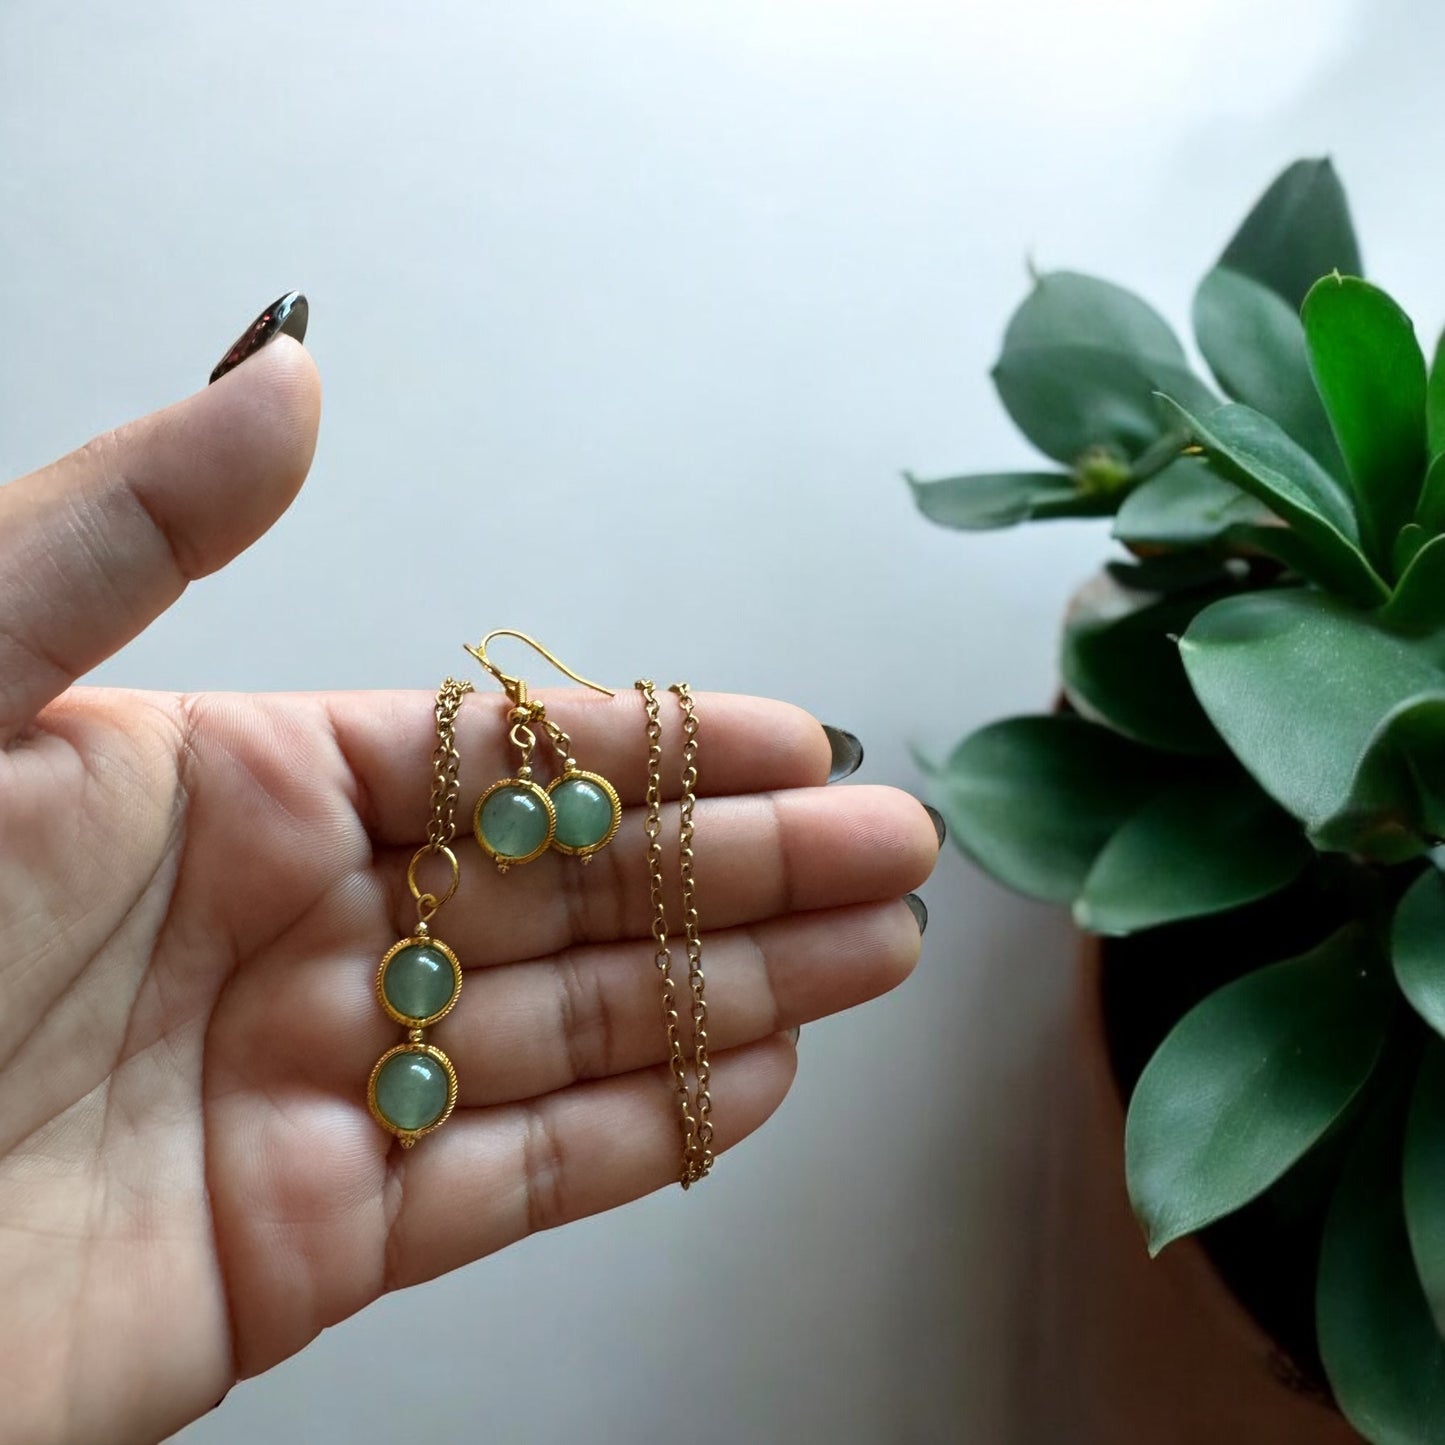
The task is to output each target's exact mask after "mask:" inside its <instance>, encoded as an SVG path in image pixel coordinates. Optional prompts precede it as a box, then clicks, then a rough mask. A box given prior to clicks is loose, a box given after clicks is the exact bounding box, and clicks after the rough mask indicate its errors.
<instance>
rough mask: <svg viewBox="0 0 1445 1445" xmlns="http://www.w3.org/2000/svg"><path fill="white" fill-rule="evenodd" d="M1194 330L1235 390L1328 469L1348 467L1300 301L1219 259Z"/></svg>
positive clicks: (1197, 303)
mask: <svg viewBox="0 0 1445 1445" xmlns="http://www.w3.org/2000/svg"><path fill="white" fill-rule="evenodd" d="M1194 332H1195V335H1196V336H1197V337H1198V338H1199V349H1200V350H1201V351H1202V352H1203V353H1204V359H1205V360H1206V361H1208V363H1209V366H1210V369H1211V370H1212V371H1213V372H1214V376H1215V379H1216V380H1217V381H1218V382H1219V384H1220V386H1221V387H1223V388H1224V391H1225V393H1226V394H1227V395H1228V396H1230V397H1232V398H1233V399H1234V400H1235V401H1242V402H1245V403H1247V404H1248V405H1249V406H1251V407H1253V408H1254V409H1255V410H1256V411H1260V412H1263V413H1264V414H1265V415H1266V416H1268V417H1272V418H1273V419H1274V420H1275V421H1276V422H1278V423H1279V425H1280V427H1281V429H1282V430H1283V431H1284V432H1285V433H1286V434H1287V435H1288V436H1290V437H1292V438H1293V439H1294V440H1295V441H1297V442H1298V443H1299V444H1300V446H1302V447H1303V448H1304V449H1305V450H1306V451H1307V452H1309V453H1310V455H1311V456H1313V457H1314V459H1315V460H1316V461H1317V462H1319V463H1320V465H1321V466H1323V467H1324V468H1325V469H1326V470H1327V471H1329V472H1330V473H1332V474H1333V475H1335V476H1343V475H1344V474H1345V464H1344V460H1343V459H1342V458H1341V456H1340V450H1339V447H1338V446H1337V445H1336V444H1335V437H1334V433H1333V432H1332V431H1331V429H1330V420H1329V417H1327V416H1326V415H1325V409H1324V406H1323V405H1322V404H1321V402H1320V397H1319V393H1318V392H1317V391H1316V390H1315V384H1314V379H1313V377H1312V376H1311V375H1310V367H1309V359H1308V357H1307V356H1306V354H1305V333H1304V326H1303V325H1302V324H1301V322H1300V318H1299V313H1298V312H1297V311H1296V310H1295V309H1294V308H1293V307H1291V306H1290V305H1289V304H1288V303H1287V302H1286V301H1284V300H1283V299H1282V298H1281V297H1280V296H1279V295H1278V294H1277V293H1276V292H1274V291H1271V290H1270V289H1269V288H1268V287H1267V286H1265V285H1264V284H1263V283H1262V282H1259V281H1256V280H1254V279H1253V278H1252V277H1250V276H1246V275H1244V274H1243V273H1242V272H1240V271H1235V270H1232V269H1231V268H1230V267H1228V266H1217V267H1215V269H1214V270H1213V271H1211V272H1210V273H1209V274H1208V275H1207V276H1206V277H1205V278H1204V280H1203V281H1202V282H1201V283H1200V286H1199V289H1198V291H1196V292H1195V293H1194Z"/></svg>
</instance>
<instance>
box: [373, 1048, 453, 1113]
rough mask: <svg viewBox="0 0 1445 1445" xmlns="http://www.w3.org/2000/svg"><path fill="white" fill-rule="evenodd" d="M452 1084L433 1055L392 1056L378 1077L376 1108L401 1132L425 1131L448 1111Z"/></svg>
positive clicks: (415, 1053)
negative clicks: (448, 1097) (448, 1099)
mask: <svg viewBox="0 0 1445 1445" xmlns="http://www.w3.org/2000/svg"><path fill="white" fill-rule="evenodd" d="M449 1092H450V1080H449V1079H448V1077H447V1071H446V1070H445V1069H444V1068H442V1066H441V1064H439V1063H438V1062H437V1061H436V1060H435V1059H434V1058H432V1056H431V1055H430V1054H423V1053H421V1052H411V1051H408V1052H407V1053H404V1054H393V1055H392V1056H391V1057H390V1058H389V1059H388V1060H387V1061H386V1062H385V1063H384V1064H383V1065H382V1066H381V1072H380V1073H379V1074H378V1075H377V1076H376V1107H377V1109H378V1110H379V1111H380V1113H381V1116H382V1118H384V1119H385V1120H387V1122H388V1123H390V1124H392V1125H394V1126H395V1127H396V1128H398V1129H407V1130H414V1129H425V1128H426V1127H427V1126H428V1125H430V1124H435V1123H436V1121H437V1120H438V1119H440V1118H441V1116H442V1115H443V1114H445V1113H446V1111H447V1095H448V1093H449Z"/></svg>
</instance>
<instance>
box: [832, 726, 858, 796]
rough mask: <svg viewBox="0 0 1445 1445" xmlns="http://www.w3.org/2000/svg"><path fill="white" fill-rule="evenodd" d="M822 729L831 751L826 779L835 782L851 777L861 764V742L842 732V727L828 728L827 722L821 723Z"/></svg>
mask: <svg viewBox="0 0 1445 1445" xmlns="http://www.w3.org/2000/svg"><path fill="white" fill-rule="evenodd" d="M823 731H824V732H825V733H826V734H827V735H828V746H829V748H831V749H832V752H833V760H832V762H831V763H830V764H829V767H828V781H829V782H830V783H836V782H839V781H840V780H841V779H843V778H848V777H851V776H852V775H853V774H854V773H856V772H857V771H858V769H859V768H861V767H862V766H863V744H862V743H860V742H859V741H858V739H857V738H855V737H854V736H853V734H852V733H848V732H844V731H843V729H842V728H830V727H829V726H828V724H827V723H824V724H823Z"/></svg>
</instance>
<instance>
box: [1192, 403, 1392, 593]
mask: <svg viewBox="0 0 1445 1445" xmlns="http://www.w3.org/2000/svg"><path fill="white" fill-rule="evenodd" d="M1170 405H1171V406H1174V407H1175V410H1177V412H1178V413H1179V416H1180V417H1181V418H1182V419H1183V421H1184V423H1185V425H1186V426H1187V427H1188V428H1189V430H1190V432H1191V433H1192V434H1193V435H1194V436H1195V437H1196V438H1197V439H1198V441H1199V444H1200V445H1201V446H1202V447H1203V448H1204V450H1205V451H1206V452H1207V453H1208V455H1209V456H1210V458H1211V459H1212V460H1213V461H1214V463H1215V465H1216V466H1218V467H1220V468H1221V469H1222V470H1223V471H1224V473H1225V474H1226V475H1227V476H1228V477H1229V479H1230V480H1231V481H1234V482H1237V483H1238V484H1239V486H1241V487H1242V488H1243V489H1244V490H1245V491H1247V492H1249V493H1250V494H1251V495H1252V496H1254V497H1257V498H1258V499H1259V500H1260V501H1261V502H1263V503H1264V504H1265V505H1266V506H1267V507H1269V509H1270V510H1271V511H1272V512H1274V513H1275V514H1276V515H1278V516H1279V517H1281V518H1283V519H1284V521H1285V522H1287V523H1288V524H1289V526H1290V528H1291V529H1292V530H1293V531H1294V534H1295V536H1296V538H1297V539H1298V542H1299V544H1300V549H1301V551H1300V555H1299V556H1297V557H1292V558H1291V559H1290V560H1291V562H1292V564H1293V565H1295V566H1298V567H1300V568H1301V570H1304V571H1306V575H1308V576H1310V577H1311V580H1314V581H1317V582H1319V583H1320V584H1321V585H1323V586H1325V587H1328V588H1330V589H1332V590H1334V591H1337V592H1340V593H1343V594H1344V595H1345V596H1347V597H1350V598H1352V599H1353V600H1355V601H1357V602H1362V603H1364V604H1365V605H1367V606H1369V605H1373V604H1375V603H1378V602H1383V601H1384V599H1385V596H1386V587H1385V584H1384V583H1383V582H1382V581H1381V580H1380V579H1379V577H1378V576H1377V575H1376V573H1375V572H1374V570H1373V569H1372V568H1371V567H1370V565H1369V563H1368V562H1367V561H1366V560H1365V558H1364V555H1363V553H1362V552H1361V550H1360V537H1359V528H1358V525H1357V523H1356V521H1355V514H1354V508H1353V504H1352V502H1351V499H1350V497H1349V494H1348V493H1347V492H1346V491H1345V490H1344V488H1343V486H1342V485H1341V483H1340V482H1339V481H1338V480H1337V479H1336V478H1334V477H1332V476H1331V475H1330V474H1329V473H1328V472H1327V471H1325V470H1324V468H1323V467H1321V466H1320V464H1319V463H1318V462H1317V461H1315V459H1314V458H1313V457H1312V456H1310V454H1309V453H1308V452H1307V451H1305V450H1304V449H1303V448H1302V447H1300V446H1299V445H1298V444H1297V443H1295V442H1293V441H1291V440H1290V439H1289V437H1287V436H1286V435H1285V434H1284V432H1282V431H1281V430H1280V429H1279V427H1277V426H1276V425H1275V424H1274V423H1273V422H1272V421H1270V419H1269V418H1268V417H1266V416H1261V415H1260V414H1259V413H1258V412H1257V411H1253V410H1251V409H1250V408H1249V407H1247V406H1241V405H1239V403H1237V402H1230V403H1228V404H1227V405H1225V406H1221V407H1219V408H1218V409H1217V410H1215V411H1213V412H1211V413H1210V414H1209V415H1208V417H1206V418H1204V419H1200V418H1198V417H1196V416H1193V415H1191V414H1190V413H1189V412H1188V411H1187V410H1186V409H1185V408H1183V407H1181V406H1178V405H1177V404H1176V403H1173V402H1171V403H1170Z"/></svg>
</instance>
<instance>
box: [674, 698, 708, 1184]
mask: <svg viewBox="0 0 1445 1445" xmlns="http://www.w3.org/2000/svg"><path fill="white" fill-rule="evenodd" d="M669 691H671V692H674V693H676V694H677V700H678V704H679V706H680V707H681V708H682V739H683V742H682V792H681V794H680V799H679V803H678V816H679V827H678V840H677V853H678V871H679V873H680V874H681V877H682V926H683V932H684V935H685V936H686V938H687V983H688V988H689V989H690V990H691V992H692V1048H693V1072H694V1074H695V1075H696V1076H697V1154H698V1158H697V1168H698V1174H697V1177H698V1178H699V1179H700V1178H702V1177H703V1176H704V1175H705V1174H707V1172H708V1171H709V1170H710V1169H711V1168H712V1123H711V1119H710V1116H711V1114H712V1095H711V1094H710V1093H709V1092H708V1085H709V1084H710V1082H711V1079H712V1065H711V1063H710V1062H709V1060H708V1053H707V999H706V998H705V997H704V996H703V985H704V982H705V980H704V978H703V972H702V933H701V927H700V924H699V921H698V912H697V883H696V880H695V879H694V877H693V871H692V864H693V851H692V837H693V831H694V830H693V810H694V809H695V808H696V806H697V732H698V721H697V704H696V702H695V701H694V699H693V696H692V691H691V689H690V688H689V687H688V685H687V684H686V683H685V682H675V683H673V684H672V687H671V688H670V689H669Z"/></svg>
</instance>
